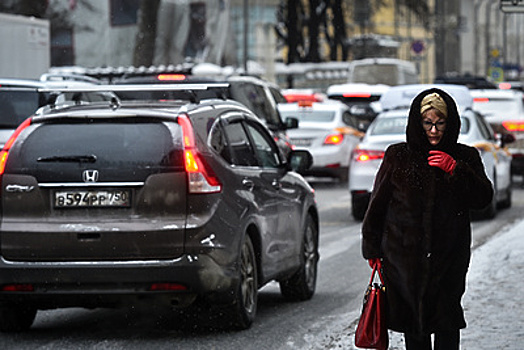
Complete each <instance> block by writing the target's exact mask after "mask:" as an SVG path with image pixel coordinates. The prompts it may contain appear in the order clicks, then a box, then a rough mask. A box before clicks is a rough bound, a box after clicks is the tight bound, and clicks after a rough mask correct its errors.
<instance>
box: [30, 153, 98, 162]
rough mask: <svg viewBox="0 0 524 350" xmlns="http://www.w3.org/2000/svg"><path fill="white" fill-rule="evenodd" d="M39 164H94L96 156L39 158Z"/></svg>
mask: <svg viewBox="0 0 524 350" xmlns="http://www.w3.org/2000/svg"><path fill="white" fill-rule="evenodd" d="M37 162H63V163H77V162H78V163H94V162H96V156H95V155H93V154H91V155H86V156H52V157H39V158H38V159H37Z"/></svg>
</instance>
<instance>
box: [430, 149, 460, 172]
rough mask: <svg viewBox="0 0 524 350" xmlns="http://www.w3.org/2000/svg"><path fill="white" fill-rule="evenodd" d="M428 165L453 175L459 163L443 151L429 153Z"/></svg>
mask: <svg viewBox="0 0 524 350" xmlns="http://www.w3.org/2000/svg"><path fill="white" fill-rule="evenodd" d="M429 154H430V156H429V157H428V164H429V165H431V166H434V167H437V168H440V169H442V170H444V171H445V172H446V173H448V174H450V175H451V174H453V170H455V166H457V161H456V160H455V159H453V157H451V156H450V155H449V154H447V153H445V152H442V151H429Z"/></svg>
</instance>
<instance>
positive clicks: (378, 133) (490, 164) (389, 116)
mask: <svg viewBox="0 0 524 350" xmlns="http://www.w3.org/2000/svg"><path fill="white" fill-rule="evenodd" d="M430 87H438V88H441V89H442V90H445V91H447V92H448V93H449V94H450V95H451V96H453V97H454V98H455V101H456V102H457V105H458V107H459V113H460V115H461V118H462V120H461V130H460V135H459V142H461V143H464V144H467V145H470V146H473V147H476V148H477V149H478V150H479V152H480V153H481V156H482V160H483V162H484V166H485V168H486V173H487V175H488V177H489V178H490V180H491V181H492V183H493V185H494V189H495V193H496V195H495V196H494V198H493V202H492V203H491V205H490V206H489V207H487V208H486V209H485V210H483V211H482V212H481V213H478V214H479V216H483V217H486V218H492V217H494V216H495V214H496V211H497V208H503V207H510V206H511V154H510V153H509V152H508V150H507V148H506V147H505V145H504V143H508V142H511V141H513V140H514V139H513V138H512V137H509V138H508V139H502V140H498V139H497V138H496V136H495V133H494V132H493V130H492V129H491V127H490V125H489V124H488V123H487V122H486V121H485V120H484V118H483V117H482V115H480V114H479V113H476V112H474V111H473V110H472V109H471V105H472V103H473V98H472V97H471V94H470V92H469V90H468V88H466V87H465V86H459V85H425V84H417V85H405V86H399V87H393V88H391V90H389V91H388V92H387V93H386V94H384V95H383V96H382V98H381V102H384V103H383V105H382V106H383V108H384V109H385V110H384V111H383V112H382V113H380V114H379V115H378V116H377V118H375V120H374V121H373V123H372V124H371V125H370V126H369V128H368V130H367V131H366V135H365V136H364V138H363V139H362V141H361V142H360V143H359V145H358V146H357V147H356V148H355V150H354V151H353V156H352V159H351V164H350V169H349V181H348V187H349V191H350V194H351V213H352V215H353V217H354V218H355V220H362V219H363V218H364V214H365V213H366V210H367V206H368V203H369V198H370V196H371V191H372V190H373V183H374V181H375V175H376V173H377V171H378V168H379V166H380V163H381V162H382V158H383V157H384V152H385V150H386V148H387V147H388V146H389V145H391V144H393V143H397V142H403V141H405V139H406V125H407V121H408V113H409V106H410V105H411V101H412V99H413V98H414V97H415V96H416V95H418V94H419V93H420V92H421V91H423V90H426V89H428V88H430ZM402 96H404V97H402Z"/></svg>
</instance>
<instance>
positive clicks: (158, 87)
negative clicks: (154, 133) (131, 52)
mask: <svg viewBox="0 0 524 350" xmlns="http://www.w3.org/2000/svg"><path fill="white" fill-rule="evenodd" d="M228 86H229V84H228V83H209V84H205V83H197V84H129V85H111V84H108V85H93V86H74V87H49V88H40V89H38V91H39V92H119V91H120V92H124V91H192V90H208V89H213V88H227V87H228Z"/></svg>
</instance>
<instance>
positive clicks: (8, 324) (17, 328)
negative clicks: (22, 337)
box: [0, 304, 37, 332]
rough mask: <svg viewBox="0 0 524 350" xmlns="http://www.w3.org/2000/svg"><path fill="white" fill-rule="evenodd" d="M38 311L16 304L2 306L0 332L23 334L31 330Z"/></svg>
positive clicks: (0, 310) (0, 309)
mask: <svg viewBox="0 0 524 350" xmlns="http://www.w3.org/2000/svg"><path fill="white" fill-rule="evenodd" d="M36 312H37V310H36V309H35V308H33V307H26V306H22V305H16V304H2V305H0V331H1V332H21V331H26V330H28V329H29V328H31V325H32V324H33V321H34V320H35V317H36Z"/></svg>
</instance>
